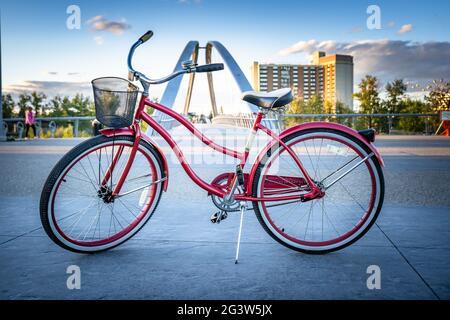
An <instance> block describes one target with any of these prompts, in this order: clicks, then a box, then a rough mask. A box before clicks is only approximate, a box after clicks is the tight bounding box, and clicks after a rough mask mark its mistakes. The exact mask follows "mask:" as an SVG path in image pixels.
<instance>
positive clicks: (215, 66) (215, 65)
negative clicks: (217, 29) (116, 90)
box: [127, 30, 224, 84]
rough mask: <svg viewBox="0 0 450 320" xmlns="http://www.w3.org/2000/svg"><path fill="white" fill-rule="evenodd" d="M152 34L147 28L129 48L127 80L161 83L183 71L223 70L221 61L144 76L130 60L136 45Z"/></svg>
mask: <svg viewBox="0 0 450 320" xmlns="http://www.w3.org/2000/svg"><path fill="white" fill-rule="evenodd" d="M152 36H153V31H151V30H149V31H147V32H146V33H145V34H144V35H142V36H141V37H140V38H139V40H138V41H136V42H135V43H134V44H133V45H132V46H131V48H130V52H129V53H128V59H127V63H128V72H129V76H128V78H129V80H134V79H136V80H141V81H144V82H146V83H148V84H161V83H164V82H167V81H169V80H172V79H173V78H175V77H178V76H179V75H182V74H185V73H191V72H214V71H219V70H223V69H224V66H223V63H212V64H206V65H202V66H197V65H192V66H191V67H189V68H187V69H182V70H178V71H175V72H173V73H172V74H170V75H168V76H166V77H164V78H161V79H150V78H148V77H147V76H145V75H144V74H143V73H141V72H139V71H136V70H135V69H134V68H133V65H132V60H133V55H134V51H135V50H136V49H137V47H139V46H140V45H141V44H143V43H145V42H147V41H148V40H149V39H150V38H151V37H152Z"/></svg>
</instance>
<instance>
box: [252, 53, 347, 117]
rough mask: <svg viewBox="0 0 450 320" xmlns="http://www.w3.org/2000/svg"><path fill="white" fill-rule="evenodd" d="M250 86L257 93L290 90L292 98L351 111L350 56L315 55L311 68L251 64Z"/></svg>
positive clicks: (304, 66) (306, 66)
mask: <svg viewBox="0 0 450 320" xmlns="http://www.w3.org/2000/svg"><path fill="white" fill-rule="evenodd" d="M251 72H252V80H253V87H254V89H255V90H257V91H272V90H276V89H280V88H291V89H292V91H293V93H294V95H295V96H297V97H300V98H301V99H303V100H305V101H307V100H308V99H310V98H311V97H312V96H314V95H316V96H320V97H322V99H323V100H324V101H328V102H329V103H331V105H332V106H333V107H335V106H336V102H337V101H340V102H342V103H344V104H345V105H347V106H348V107H350V108H353V57H352V56H348V55H339V54H334V55H328V56H327V55H326V54H325V53H324V52H315V53H314V55H313V61H312V64H311V65H293V64H260V63H258V62H254V63H253V65H252V70H251Z"/></svg>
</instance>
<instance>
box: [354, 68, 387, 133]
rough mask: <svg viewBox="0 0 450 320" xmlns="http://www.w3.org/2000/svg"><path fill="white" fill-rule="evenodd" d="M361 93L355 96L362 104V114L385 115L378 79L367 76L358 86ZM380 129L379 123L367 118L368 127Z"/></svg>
mask: <svg viewBox="0 0 450 320" xmlns="http://www.w3.org/2000/svg"><path fill="white" fill-rule="evenodd" d="M358 87H359V92H357V93H355V94H354V95H353V96H354V97H355V98H356V99H358V100H359V102H360V113H367V114H374V113H383V110H382V104H381V101H380V97H379V92H378V91H379V82H378V79H377V78H376V77H374V76H371V75H366V77H365V78H364V79H362V80H361V83H360V84H359V85H358ZM374 126H375V127H378V128H377V129H378V130H379V129H380V123H379V121H377V120H375V119H374V118H373V117H370V116H368V117H367V127H374Z"/></svg>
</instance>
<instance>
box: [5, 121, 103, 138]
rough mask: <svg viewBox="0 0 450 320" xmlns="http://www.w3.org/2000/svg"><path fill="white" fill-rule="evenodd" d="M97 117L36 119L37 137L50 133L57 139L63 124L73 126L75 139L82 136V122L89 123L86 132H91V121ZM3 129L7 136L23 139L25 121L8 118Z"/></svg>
mask: <svg viewBox="0 0 450 320" xmlns="http://www.w3.org/2000/svg"><path fill="white" fill-rule="evenodd" d="M94 119H95V117H48V118H36V119H35V126H36V131H37V132H36V133H37V136H41V135H42V134H43V133H44V134H47V133H48V132H49V133H50V136H51V137H55V133H56V130H57V128H58V127H59V126H60V125H61V122H63V123H66V124H71V125H72V126H73V132H72V135H73V136H74V137H79V136H80V122H87V121H89V124H88V126H85V129H86V130H85V131H86V132H91V127H92V125H91V123H90V122H91V121H92V120H94ZM3 127H4V129H5V134H6V135H17V136H18V137H19V138H23V136H24V133H25V120H24V119H23V118H7V119H5V118H4V119H3Z"/></svg>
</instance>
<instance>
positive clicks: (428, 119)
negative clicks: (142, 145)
mask: <svg viewBox="0 0 450 320" xmlns="http://www.w3.org/2000/svg"><path fill="white" fill-rule="evenodd" d="M414 117H415V118H419V119H421V120H423V124H419V126H422V125H423V131H422V133H425V134H432V133H434V129H435V128H434V127H435V126H436V125H435V124H434V122H435V121H434V122H433V120H437V119H438V118H439V114H438V113H389V114H386V113H379V114H378V113H377V114H366V113H347V114H334V113H333V114H328V113H326V114H288V113H285V114H278V115H276V116H272V117H271V120H272V121H274V122H278V125H277V126H276V128H277V129H279V130H282V129H284V128H285V127H286V124H287V120H288V119H290V118H294V119H296V118H301V119H305V121H307V120H309V121H318V120H325V121H331V122H339V123H343V124H345V125H347V126H350V127H353V128H357V127H358V125H359V126H364V124H358V123H357V122H358V120H367V119H380V118H382V119H384V120H385V122H386V123H385V124H384V126H385V128H383V132H386V133H388V134H391V133H392V132H393V131H394V130H395V129H396V128H395V124H396V120H398V119H399V118H414ZM253 120H254V115H253V114H238V115H219V116H217V117H215V118H214V119H213V120H212V122H213V124H225V125H233V126H238V127H244V128H251V126H252V124H253ZM293 122H296V121H293ZM297 122H301V121H297ZM378 125H379V124H378ZM416 127H417V124H416ZM405 131H406V132H412V131H413V130H405Z"/></svg>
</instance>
